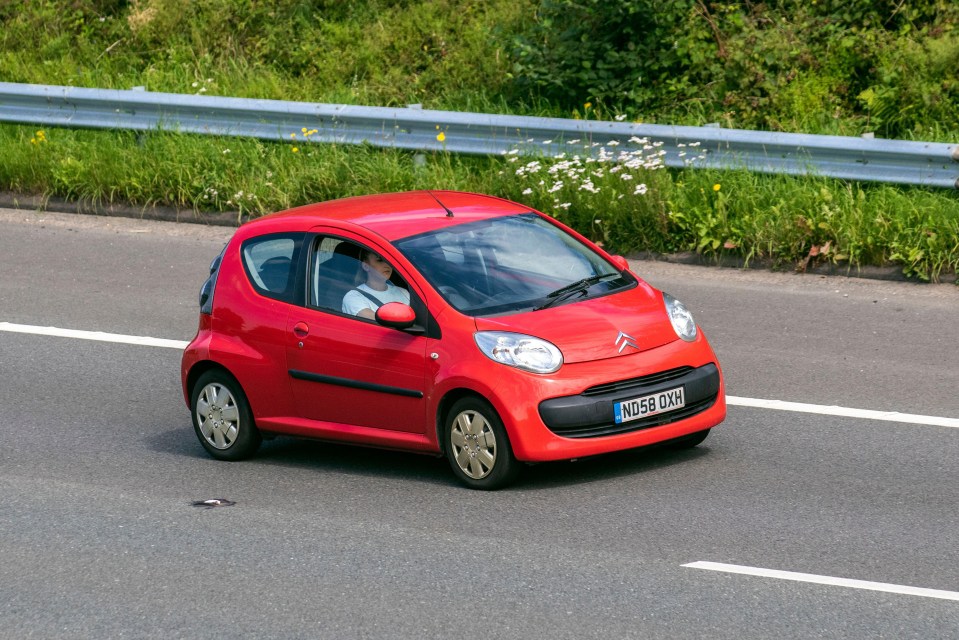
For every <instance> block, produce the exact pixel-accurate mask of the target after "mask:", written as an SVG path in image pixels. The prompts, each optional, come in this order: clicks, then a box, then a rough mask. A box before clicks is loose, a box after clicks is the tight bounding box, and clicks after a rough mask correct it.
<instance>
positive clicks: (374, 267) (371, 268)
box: [363, 253, 393, 282]
mask: <svg viewBox="0 0 959 640" xmlns="http://www.w3.org/2000/svg"><path fill="white" fill-rule="evenodd" d="M363 270H364V271H366V274H367V278H370V279H373V280H375V281H378V282H384V281H386V280H389V279H390V276H391V275H393V267H392V265H390V263H389V262H387V261H386V260H384V259H383V258H381V257H380V256H378V255H376V254H375V253H371V254H370V255H369V256H367V258H366V260H364V261H363Z"/></svg>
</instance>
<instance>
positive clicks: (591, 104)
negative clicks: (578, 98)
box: [583, 102, 593, 109]
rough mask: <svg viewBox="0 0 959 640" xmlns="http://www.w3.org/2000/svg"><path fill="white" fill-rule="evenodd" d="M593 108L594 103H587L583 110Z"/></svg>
mask: <svg viewBox="0 0 959 640" xmlns="http://www.w3.org/2000/svg"><path fill="white" fill-rule="evenodd" d="M592 106H593V103H592V102H587V103H586V104H584V105H583V108H584V109H589V108H591V107H592Z"/></svg>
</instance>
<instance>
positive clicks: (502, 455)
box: [443, 398, 520, 490]
mask: <svg viewBox="0 0 959 640" xmlns="http://www.w3.org/2000/svg"><path fill="white" fill-rule="evenodd" d="M443 436H444V447H443V448H444V449H445V451H446V459H447V460H448V461H449V463H450V467H452V469H453V474H454V475H455V476H456V478H457V479H458V480H459V481H460V482H462V483H463V484H465V485H466V486H467V487H469V488H471V489H485V490H490V489H499V488H500V487H505V486H506V485H508V484H509V483H511V482H512V481H513V480H515V479H516V476H517V475H518V473H519V470H520V463H519V462H518V461H517V460H516V458H515V457H514V456H513V450H512V447H510V443H509V437H508V436H507V435H506V429H505V428H504V427H503V422H502V420H500V418H499V416H498V415H497V414H496V411H495V410H494V409H493V407H491V406H490V405H489V404H488V403H487V402H485V401H483V400H480V399H479V398H463V399H461V400H458V401H457V402H456V403H455V404H454V405H453V407H452V408H451V409H450V411H449V413H448V414H447V416H446V422H445V426H444V428H443Z"/></svg>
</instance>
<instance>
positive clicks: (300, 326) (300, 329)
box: [293, 322, 310, 338]
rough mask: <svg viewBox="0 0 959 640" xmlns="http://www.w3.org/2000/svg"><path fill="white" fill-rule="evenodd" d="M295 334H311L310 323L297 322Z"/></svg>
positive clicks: (301, 335)
mask: <svg viewBox="0 0 959 640" xmlns="http://www.w3.org/2000/svg"><path fill="white" fill-rule="evenodd" d="M293 335H295V336H296V337H297V338H305V337H306V336H308V335H310V325H308V324H306V323H305V322H297V323H296V324H295V325H293Z"/></svg>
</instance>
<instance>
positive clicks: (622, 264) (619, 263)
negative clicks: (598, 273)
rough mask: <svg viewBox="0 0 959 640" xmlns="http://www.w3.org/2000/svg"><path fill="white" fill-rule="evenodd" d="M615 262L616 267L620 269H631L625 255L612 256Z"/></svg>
mask: <svg viewBox="0 0 959 640" xmlns="http://www.w3.org/2000/svg"><path fill="white" fill-rule="evenodd" d="M612 258H613V264H614V265H616V268H617V269H619V270H620V271H629V262H627V261H626V258H624V257H623V256H612Z"/></svg>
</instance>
